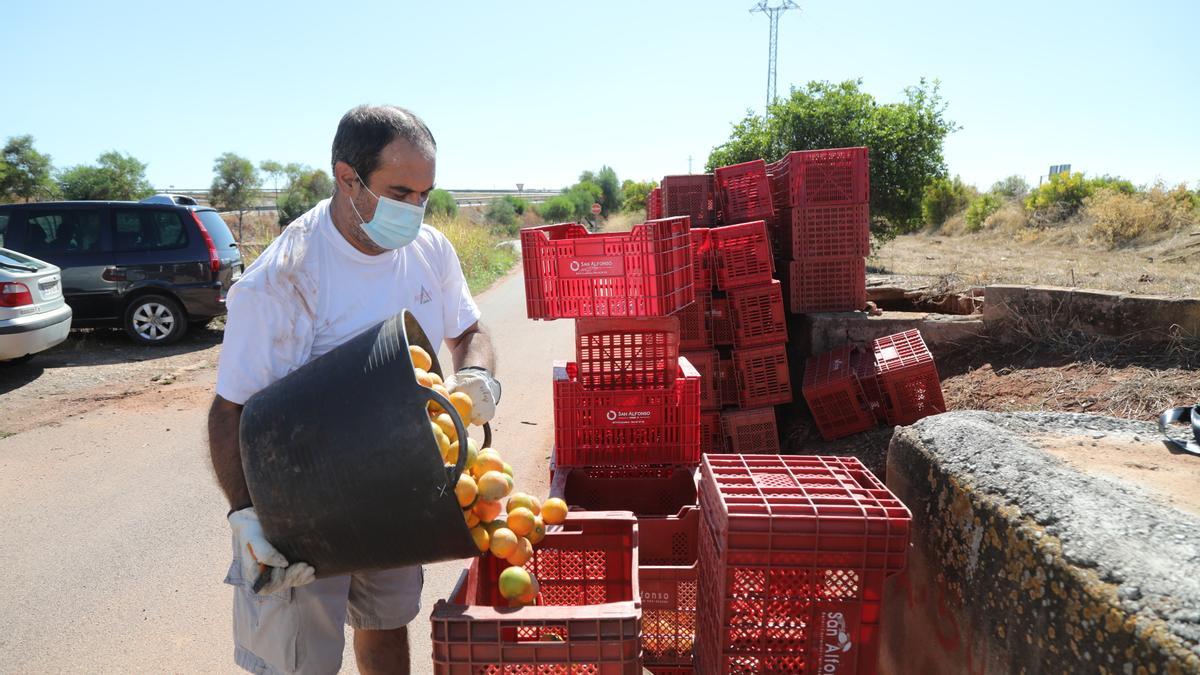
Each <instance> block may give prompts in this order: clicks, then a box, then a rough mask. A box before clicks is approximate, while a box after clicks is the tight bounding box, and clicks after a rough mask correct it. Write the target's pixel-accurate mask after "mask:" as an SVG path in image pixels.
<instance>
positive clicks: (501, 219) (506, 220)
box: [484, 197, 521, 234]
mask: <svg viewBox="0 0 1200 675" xmlns="http://www.w3.org/2000/svg"><path fill="white" fill-rule="evenodd" d="M484 218H486V219H487V221H488V222H489V223H491V224H492V225H493V227H494V228H495V229H497V230H499V231H501V232H504V233H506V234H516V233H517V232H518V231H519V230H520V229H521V224H520V222H519V221H518V220H517V209H516V207H514V206H513V203H512V202H511V201H509V200H507V199H505V198H504V197H497V198H496V199H493V200H492V201H491V203H490V204H488V207H487V211H486V212H485V213H484Z"/></svg>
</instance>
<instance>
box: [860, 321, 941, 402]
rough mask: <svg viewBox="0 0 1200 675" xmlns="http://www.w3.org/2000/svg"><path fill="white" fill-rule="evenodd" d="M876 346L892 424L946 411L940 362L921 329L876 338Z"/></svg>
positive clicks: (879, 377) (882, 385) (877, 373)
mask: <svg viewBox="0 0 1200 675" xmlns="http://www.w3.org/2000/svg"><path fill="white" fill-rule="evenodd" d="M872 347H873V351H874V353H875V354H874V355H875V373H876V376H877V378H878V380H879V385H880V388H881V389H882V390H883V401H884V410H885V413H886V415H887V420H888V422H889V423H890V424H912V423H913V422H916V421H917V420H919V419H921V418H922V417H928V416H930V415H936V414H938V413H943V412H946V403H945V400H944V399H943V398H942V381H941V379H940V378H939V377H938V372H937V364H935V363H934V362H933V355H932V354H930V353H929V349H928V348H927V347H926V346H925V340H924V339H922V338H921V333H920V331H918V330H916V329H913V330H906V331H904V332H903V333H897V334H895V335H888V336H887V337H882V338H879V339H878V340H876V341H875V343H874V344H873V345H872Z"/></svg>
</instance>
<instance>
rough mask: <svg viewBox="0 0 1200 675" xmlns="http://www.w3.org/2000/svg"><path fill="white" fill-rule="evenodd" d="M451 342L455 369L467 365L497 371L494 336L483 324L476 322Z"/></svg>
mask: <svg viewBox="0 0 1200 675" xmlns="http://www.w3.org/2000/svg"><path fill="white" fill-rule="evenodd" d="M449 342H450V353H451V355H452V356H453V358H454V370H456V371H457V370H461V369H462V368H465V367H467V366H478V367H480V368H487V369H488V371H490V372H492V373H495V372H496V353H495V351H494V350H493V349H492V338H491V336H490V335H488V332H487V331H486V330H485V329H484V328H483V325H482V324H475V325H474V326H473V327H472V328H470V329H468V330H467V331H466V332H464V333H463V334H462V335H460V336H459V337H458V338H456V339H455V340H453V341H449Z"/></svg>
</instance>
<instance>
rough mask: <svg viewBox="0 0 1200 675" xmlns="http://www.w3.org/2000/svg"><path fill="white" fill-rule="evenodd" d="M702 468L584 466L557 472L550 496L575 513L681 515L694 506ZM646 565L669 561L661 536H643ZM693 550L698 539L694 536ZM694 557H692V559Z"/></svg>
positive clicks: (650, 517) (651, 517)
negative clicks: (654, 537)
mask: <svg viewBox="0 0 1200 675" xmlns="http://www.w3.org/2000/svg"><path fill="white" fill-rule="evenodd" d="M698 476H699V470H698V469H697V468H696V466H695V465H692V466H586V467H583V466H580V467H562V468H561V469H560V470H558V471H555V472H554V479H553V480H552V481H551V483H550V496H551V497H558V498H560V499H562V500H563V501H565V502H566V503H567V505H568V506H569V507H570V509H571V512H572V513H575V512H581V513H582V512H583V511H630V512H631V513H633V514H634V515H635V516H637V517H638V518H639V522H641V521H644V520H654V519H663V518H678V517H680V515H681V512H684V511H686V510H687V509H692V508H695V507H696V499H697V497H696V495H697V494H698V493H697V489H698V488H697V485H696V481H697V478H698ZM645 537H646V534H645V533H644V532H643V533H642V539H643V541H642V545H641V547H640V548H639V554H638V555H639V556H640V557H641V558H642V564H647V565H649V564H655V565H668V564H674V563H672V562H670V560H669V559H672V560H673V558H671V553H670V552H669V549H668V548H664V547H666V546H668V544H665V543H663V542H661V541H656V542H648V541H645ZM691 545H692V547H693V549H692V550H695V548H694V547H695V542H694V541H692V542H691ZM694 561H695V558H693V559H692V562H694Z"/></svg>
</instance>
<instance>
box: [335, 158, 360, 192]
mask: <svg viewBox="0 0 1200 675" xmlns="http://www.w3.org/2000/svg"><path fill="white" fill-rule="evenodd" d="M333 179H334V180H335V181H337V186H338V188H340V189H342V190H345V191H347V192H348V191H349V190H350V189H351V188H353V187H354V185H355V184H356V183H358V175H357V174H355V173H354V167H352V166H350V165H349V164H347V163H346V162H343V161H341V160H338V162H337V163H336V164H334V165H333Z"/></svg>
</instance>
